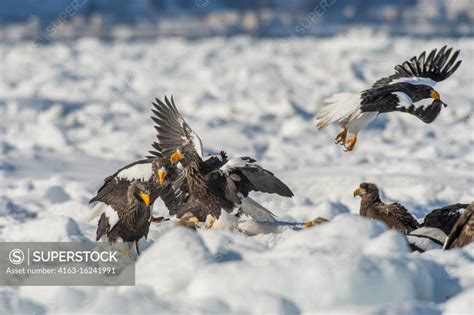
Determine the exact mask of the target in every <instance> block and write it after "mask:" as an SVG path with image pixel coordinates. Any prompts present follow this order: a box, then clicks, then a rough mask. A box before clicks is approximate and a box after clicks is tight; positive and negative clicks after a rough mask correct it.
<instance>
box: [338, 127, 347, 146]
mask: <svg viewBox="0 0 474 315" xmlns="http://www.w3.org/2000/svg"><path fill="white" fill-rule="evenodd" d="M346 139H347V128H344V129H343V130H342V131H341V132H340V133H339V134H338V135H337V137H336V144H341V145H344V143H345V142H346Z"/></svg>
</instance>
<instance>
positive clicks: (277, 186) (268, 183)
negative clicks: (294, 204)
mask: <svg viewBox="0 0 474 315" xmlns="http://www.w3.org/2000/svg"><path fill="white" fill-rule="evenodd" d="M217 172H218V174H220V175H221V176H223V177H224V178H225V179H226V182H227V185H228V188H229V189H231V190H232V192H231V193H232V194H238V193H240V194H242V195H243V196H247V195H248V193H249V192H250V191H260V192H265V193H269V194H278V195H280V196H284V197H293V192H292V191H291V189H290V188H289V187H288V186H287V185H285V184H284V183H283V182H282V181H281V180H280V179H278V178H277V177H276V176H275V175H274V174H273V173H272V172H270V171H268V170H266V169H264V168H263V167H261V166H260V165H258V164H256V160H254V159H252V158H249V157H240V158H232V159H230V160H229V161H227V163H225V164H224V165H223V166H222V167H221V168H219V170H218V171H217ZM231 182H233V183H234V184H233V185H235V188H233V187H232V188H231V186H233V185H232V184H231ZM229 186H230V187H229Z"/></svg>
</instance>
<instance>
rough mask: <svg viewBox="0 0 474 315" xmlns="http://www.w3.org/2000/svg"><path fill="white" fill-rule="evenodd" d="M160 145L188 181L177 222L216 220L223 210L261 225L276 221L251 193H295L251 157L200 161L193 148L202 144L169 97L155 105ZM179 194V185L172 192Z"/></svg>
mask: <svg viewBox="0 0 474 315" xmlns="http://www.w3.org/2000/svg"><path fill="white" fill-rule="evenodd" d="M153 106H154V109H153V110H152V111H153V114H154V116H153V117H152V119H153V120H154V122H155V123H156V125H155V129H156V131H157V138H158V142H159V144H160V146H161V149H162V150H161V152H162V154H163V156H164V157H165V158H168V159H169V160H170V161H171V162H172V163H173V164H178V168H182V170H183V172H184V176H185V178H186V183H187V186H186V189H187V192H186V193H187V200H186V203H185V206H184V207H182V208H181V209H180V210H179V212H178V213H177V215H178V217H180V216H182V215H183V214H185V213H187V212H190V213H192V214H194V215H195V216H196V217H198V218H199V219H200V220H201V221H204V220H206V217H207V215H208V214H211V215H212V216H214V217H216V218H218V217H219V216H220V213H221V210H225V211H227V212H233V211H234V210H237V212H238V211H241V212H243V213H245V214H247V215H250V216H251V217H252V218H254V219H255V220H259V221H274V220H275V218H274V215H273V214H272V213H271V212H270V211H269V210H267V209H265V208H264V207H263V206H262V205H260V204H258V203H257V202H256V201H254V200H253V199H251V198H250V197H248V194H249V192H251V191H261V192H266V193H275V194H279V195H281V196H285V197H292V196H293V193H292V192H291V190H290V189H289V188H288V186H286V185H285V184H284V183H283V182H282V181H281V180H279V179H278V178H277V177H275V176H274V175H273V173H271V172H269V171H267V170H266V169H264V168H262V167H261V166H259V165H258V164H257V163H256V160H254V159H252V158H250V157H239V158H231V159H229V158H227V155H226V154H225V153H221V155H220V158H217V160H216V157H212V158H213V159H214V160H215V162H213V163H209V162H207V161H209V159H204V158H202V153H201V152H200V150H197V149H196V148H202V145H201V140H200V139H199V137H198V136H197V135H196V133H195V132H194V131H193V130H192V129H191V127H190V126H189V125H188V124H187V123H186V121H185V120H184V118H183V117H182V116H181V114H180V113H179V112H178V110H177V108H176V105H175V104H174V100H173V97H171V99H168V98H167V97H165V99H164V102H163V101H161V100H159V99H156V103H153ZM174 187H175V188H177V190H178V192H177V195H181V194H180V192H179V190H180V189H179V186H178V187H176V186H175V185H174Z"/></svg>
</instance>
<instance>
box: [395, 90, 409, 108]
mask: <svg viewBox="0 0 474 315" xmlns="http://www.w3.org/2000/svg"><path fill="white" fill-rule="evenodd" d="M392 94H393V95H396V96H397V97H398V101H399V104H398V107H405V108H408V107H410V106H411V105H412V104H413V101H412V99H411V98H410V97H409V96H408V95H407V94H405V93H403V92H392Z"/></svg>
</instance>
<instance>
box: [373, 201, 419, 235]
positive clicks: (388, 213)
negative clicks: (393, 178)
mask: <svg viewBox="0 0 474 315" xmlns="http://www.w3.org/2000/svg"><path fill="white" fill-rule="evenodd" d="M375 207H376V209H377V213H378V214H379V215H378V217H377V219H379V220H381V221H383V222H384V223H385V224H386V225H387V226H388V227H389V228H392V229H397V230H399V231H400V232H402V233H404V234H408V233H410V232H411V231H413V230H415V229H417V228H418V227H419V223H418V221H416V219H415V218H414V217H413V216H412V215H411V214H410V212H408V210H407V209H406V208H405V207H404V206H402V205H401V204H399V203H393V204H388V205H387V204H384V203H382V202H380V203H378V204H377V205H375Z"/></svg>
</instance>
